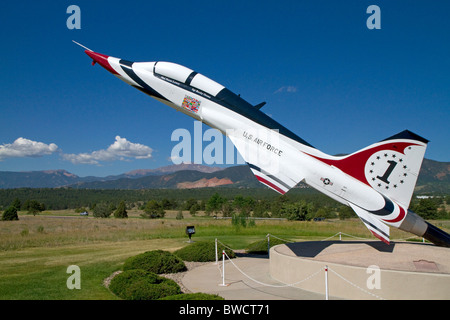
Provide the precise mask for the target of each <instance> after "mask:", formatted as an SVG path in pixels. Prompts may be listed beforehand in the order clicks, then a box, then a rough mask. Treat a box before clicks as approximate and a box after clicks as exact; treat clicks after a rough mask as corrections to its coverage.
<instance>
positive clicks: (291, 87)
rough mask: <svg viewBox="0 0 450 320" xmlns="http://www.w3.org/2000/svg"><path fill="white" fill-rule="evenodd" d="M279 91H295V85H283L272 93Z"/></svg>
mask: <svg viewBox="0 0 450 320" xmlns="http://www.w3.org/2000/svg"><path fill="white" fill-rule="evenodd" d="M281 92H289V93H293V92H297V87H295V86H283V87H281V88H279V89H278V90H277V91H275V92H274V93H281Z"/></svg>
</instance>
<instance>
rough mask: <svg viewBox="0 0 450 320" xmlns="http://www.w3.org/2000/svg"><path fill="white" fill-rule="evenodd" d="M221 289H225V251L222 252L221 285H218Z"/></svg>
mask: <svg viewBox="0 0 450 320" xmlns="http://www.w3.org/2000/svg"><path fill="white" fill-rule="evenodd" d="M219 286H221V287H227V286H228V285H227V284H225V250H222V283H221V284H219Z"/></svg>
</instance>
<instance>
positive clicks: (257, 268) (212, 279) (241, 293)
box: [182, 256, 332, 300]
mask: <svg viewBox="0 0 450 320" xmlns="http://www.w3.org/2000/svg"><path fill="white" fill-rule="evenodd" d="M238 268H239V269H240V270H238ZM243 273H245V275H244V274H243ZM320 276H321V275H318V277H320ZM322 276H323V275H322ZM182 282H183V285H184V286H185V287H186V288H187V289H189V290H190V291H192V292H204V293H211V294H217V295H219V296H221V297H223V298H225V299H226V300H324V299H325V293H324V294H317V293H313V292H309V291H306V290H302V289H299V288H295V287H289V286H285V285H284V284H282V283H280V282H278V281H276V280H274V279H272V277H271V276H270V272H269V259H268V257H267V256H253V257H252V256H241V257H238V258H236V259H233V260H232V262H231V261H229V260H225V285H226V286H222V282H223V280H222V261H219V263H218V264H215V262H211V263H208V264H205V265H202V266H199V267H197V268H194V269H193V270H191V271H189V272H187V273H186V275H185V276H184V277H183V279H182ZM330 298H332V297H330Z"/></svg>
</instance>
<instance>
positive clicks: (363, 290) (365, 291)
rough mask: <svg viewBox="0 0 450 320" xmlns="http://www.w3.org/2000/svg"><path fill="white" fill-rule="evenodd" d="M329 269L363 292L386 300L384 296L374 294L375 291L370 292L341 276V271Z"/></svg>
mask: <svg viewBox="0 0 450 320" xmlns="http://www.w3.org/2000/svg"><path fill="white" fill-rule="evenodd" d="M328 270H329V271H331V272H333V273H334V274H335V275H337V276H338V277H339V278H341V279H342V280H344V281H345V282H347V283H348V284H350V285H352V286H353V287H355V288H357V289H359V290H361V291H362V292H364V293H367V294H369V295H371V296H373V297H375V298H377V299H380V300H386V299H384V298H382V297H380V296H377V295H376V294H374V293H372V292H369V291H367V290H365V289H363V288H361V287H359V286H358V285H356V284H354V283H353V282H351V281H350V280H347V279H345V278H344V277H343V276H341V275H340V274H339V273H337V272H336V271H334V270H333V269H330V268H328Z"/></svg>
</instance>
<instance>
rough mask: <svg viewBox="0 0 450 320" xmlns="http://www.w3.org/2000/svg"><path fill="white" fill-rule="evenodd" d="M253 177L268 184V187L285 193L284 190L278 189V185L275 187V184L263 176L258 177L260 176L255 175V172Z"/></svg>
mask: <svg viewBox="0 0 450 320" xmlns="http://www.w3.org/2000/svg"><path fill="white" fill-rule="evenodd" d="M255 177H256V179H258V180H259V181H261V182H262V183H264V184H265V185H267V186H269V187H271V188H273V189H275V190H276V191H278V192H279V193H281V194H285V193H286V192H285V191H284V190H282V189H280V188H279V187H277V186H276V185H274V184H273V183H271V182H269V181H267V180H266V179H264V178H262V177H260V176H258V175H256V174H255Z"/></svg>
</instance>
